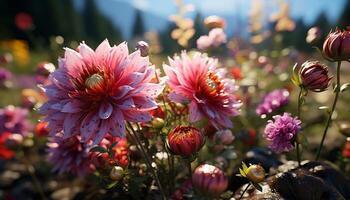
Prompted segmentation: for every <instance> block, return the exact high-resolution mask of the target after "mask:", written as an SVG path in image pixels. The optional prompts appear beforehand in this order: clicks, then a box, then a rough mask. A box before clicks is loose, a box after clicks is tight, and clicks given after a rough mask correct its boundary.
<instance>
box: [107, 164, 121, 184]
mask: <svg viewBox="0 0 350 200" xmlns="http://www.w3.org/2000/svg"><path fill="white" fill-rule="evenodd" d="M123 171H124V169H123V168H122V167H119V166H114V167H113V168H112V170H111V172H110V173H109V177H110V178H111V179H112V180H114V181H119V180H120V179H121V178H123V176H124V174H123Z"/></svg>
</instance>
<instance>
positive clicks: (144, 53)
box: [136, 41, 149, 57]
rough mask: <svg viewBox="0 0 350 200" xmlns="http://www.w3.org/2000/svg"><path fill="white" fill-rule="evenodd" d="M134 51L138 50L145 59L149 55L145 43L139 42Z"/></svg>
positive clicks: (147, 46)
mask: <svg viewBox="0 0 350 200" xmlns="http://www.w3.org/2000/svg"><path fill="white" fill-rule="evenodd" d="M136 49H138V50H140V53H141V56H142V57H146V56H148V53H149V45H148V43H147V42H145V41H139V42H138V43H137V45H136Z"/></svg>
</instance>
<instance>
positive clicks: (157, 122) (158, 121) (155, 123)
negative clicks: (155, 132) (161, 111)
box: [152, 117, 164, 129]
mask: <svg viewBox="0 0 350 200" xmlns="http://www.w3.org/2000/svg"><path fill="white" fill-rule="evenodd" d="M163 126H164V119H162V118H159V117H156V118H154V119H153V120H152V128H155V129H161V128H163Z"/></svg>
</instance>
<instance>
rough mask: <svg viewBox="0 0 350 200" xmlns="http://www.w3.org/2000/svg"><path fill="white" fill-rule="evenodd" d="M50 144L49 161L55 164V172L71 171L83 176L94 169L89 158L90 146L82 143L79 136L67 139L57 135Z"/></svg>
mask: <svg viewBox="0 0 350 200" xmlns="http://www.w3.org/2000/svg"><path fill="white" fill-rule="evenodd" d="M48 146H49V149H48V152H49V161H50V162H51V163H52V164H54V167H53V169H52V170H53V171H54V172H58V173H59V174H61V173H63V172H70V173H73V174H77V175H79V176H83V175H86V174H88V173H89V172H90V171H91V169H93V165H92V163H91V161H90V158H89V150H90V146H89V145H87V144H85V143H82V142H81V139H80V137H79V136H73V137H70V138H67V139H64V138H63V137H62V136H55V137H52V138H51V142H49V143H48Z"/></svg>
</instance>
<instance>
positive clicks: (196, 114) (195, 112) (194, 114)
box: [189, 101, 203, 122]
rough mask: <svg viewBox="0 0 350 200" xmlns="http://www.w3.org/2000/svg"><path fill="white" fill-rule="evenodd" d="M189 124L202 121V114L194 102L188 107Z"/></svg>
mask: <svg viewBox="0 0 350 200" xmlns="http://www.w3.org/2000/svg"><path fill="white" fill-rule="evenodd" d="M189 114H190V122H196V121H198V120H200V119H202V117H203V114H202V113H201V111H200V110H199V109H198V105H197V103H196V102H195V101H192V102H191V103H190V105H189Z"/></svg>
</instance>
